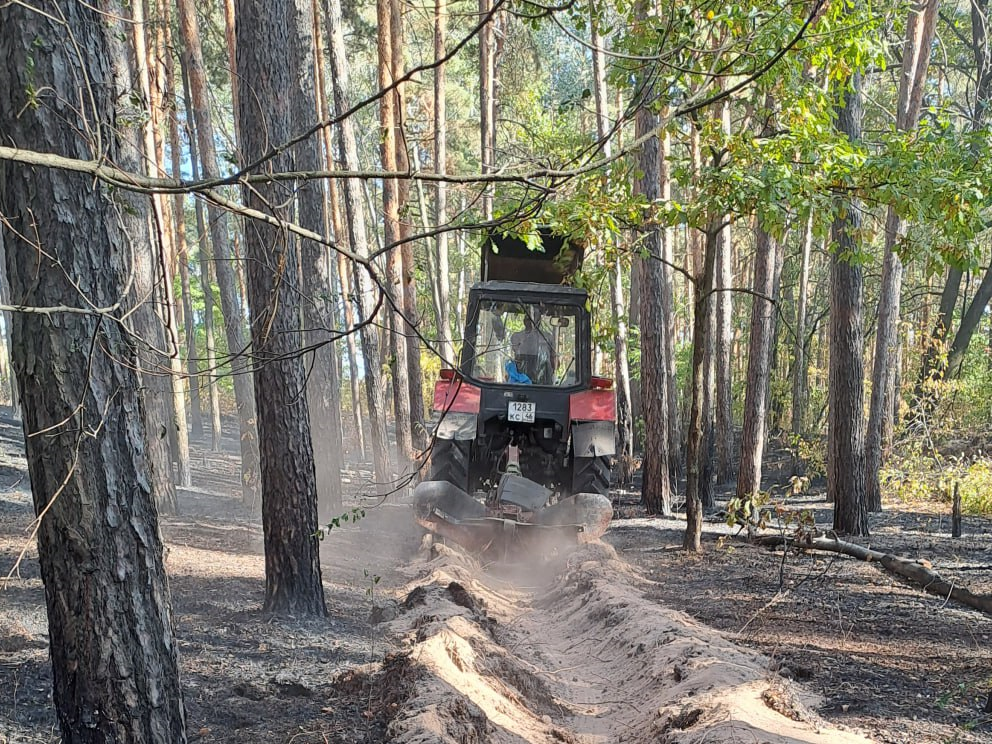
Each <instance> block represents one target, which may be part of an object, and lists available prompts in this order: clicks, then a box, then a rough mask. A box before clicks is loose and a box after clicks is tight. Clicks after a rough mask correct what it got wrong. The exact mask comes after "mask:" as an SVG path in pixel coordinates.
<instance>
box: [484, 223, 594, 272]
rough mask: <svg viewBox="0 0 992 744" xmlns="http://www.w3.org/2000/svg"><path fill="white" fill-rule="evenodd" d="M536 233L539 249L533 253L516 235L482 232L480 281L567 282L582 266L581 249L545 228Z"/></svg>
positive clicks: (575, 242) (577, 243)
mask: <svg viewBox="0 0 992 744" xmlns="http://www.w3.org/2000/svg"><path fill="white" fill-rule="evenodd" d="M536 232H537V237H538V238H539V240H540V247H539V248H537V249H535V250H531V247H529V246H528V244H527V243H526V242H525V241H523V240H522V239H521V238H518V237H516V236H513V235H504V234H502V233H499V232H496V231H489V232H488V233H486V236H485V239H484V240H483V242H482V267H481V268H482V272H481V276H482V279H483V280H484V281H506V280H513V279H516V278H518V277H524V276H525V277H527V278H528V279H530V280H531V281H533V282H540V283H542V284H562V283H564V282H567V281H569V280H570V279H571V278H572V276H574V274H575V272H576V271H578V270H579V269H580V268H581V266H582V254H583V252H584V246H583V245H582V244H581V243H580V242H578V241H575V240H571V239H569V238H568V237H567V236H565V235H559V234H557V233H554V232H552V231H551V229H550V228H548V227H539V228H537V231H536Z"/></svg>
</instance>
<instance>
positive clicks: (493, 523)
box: [414, 481, 613, 560]
mask: <svg viewBox="0 0 992 744" xmlns="http://www.w3.org/2000/svg"><path fill="white" fill-rule="evenodd" d="M414 509H415V513H416V519H417V522H418V523H419V524H420V525H421V526H422V527H424V528H425V529H428V530H430V531H431V532H433V533H435V534H437V535H440V536H442V537H445V538H447V539H449V540H452V541H454V542H456V543H458V544H459V545H461V546H462V547H463V548H465V549H466V550H468V551H469V552H472V553H475V554H478V555H486V556H489V557H492V558H495V559H497V560H512V558H513V556H514V554H516V553H518V552H523V553H530V552H533V551H541V550H556V549H559V548H564V547H568V546H570V545H576V544H578V543H581V542H589V541H591V540H595V539H597V538H599V537H601V536H602V535H603V533H604V532H606V528H607V527H608V526H609V523H610V520H611V519H612V517H613V505H612V504H611V503H610V500H609V499H608V498H606V497H605V496H600V495H598V494H588V493H581V494H577V495H575V496H572V497H570V498H567V499H563V500H562V501H560V502H558V503H557V504H554V505H552V506H549V507H545V508H541V509H538V510H536V511H535V512H534V521H533V522H521V521H517V520H515V519H506V518H502V517H496V516H489V515H488V512H487V510H486V507H485V506H484V505H482V504H481V503H479V502H478V501H476V500H475V499H473V498H472V497H471V496H469V495H468V494H467V493H465V492H464V491H462V490H461V489H460V488H458V487H456V486H454V485H452V484H450V483H447V482H443V481H425V482H423V483H421V484H420V485H418V486H417V488H416V489H415V490H414Z"/></svg>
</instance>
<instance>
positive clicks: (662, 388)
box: [635, 104, 672, 516]
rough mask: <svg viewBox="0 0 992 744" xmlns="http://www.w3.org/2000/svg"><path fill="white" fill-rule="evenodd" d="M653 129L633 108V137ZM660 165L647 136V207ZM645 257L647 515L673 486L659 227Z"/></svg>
mask: <svg viewBox="0 0 992 744" xmlns="http://www.w3.org/2000/svg"><path fill="white" fill-rule="evenodd" d="M657 126H658V117H657V116H656V115H655V114H653V113H652V112H651V111H650V110H649V109H648V107H647V105H646V104H642V105H641V106H640V107H639V108H638V110H637V118H636V120H635V127H636V136H637V137H643V136H644V135H645V134H647V133H648V132H651V131H653V130H654V129H656V128H657ZM659 167H660V163H659V157H658V138H657V137H651V138H650V139H648V140H647V141H646V142H645V143H644V145H643V146H642V147H641V151H640V154H639V170H640V171H641V173H642V174H643V176H642V177H641V178H640V179H638V181H637V183H636V184H635V188H636V189H637V190H638V192H639V193H640V194H642V195H643V196H644V198H645V200H646V201H647V202H648V203H649V204H653V203H654V202H656V201H657V200H658V197H659V178H658V177H657V174H658V169H659ZM644 242H645V248H646V251H647V256H648V257H647V258H637V259H636V260H637V261H639V262H640V273H641V279H642V286H641V304H640V307H639V308H638V309H639V312H640V320H641V401H642V405H643V407H644V464H643V470H644V478H643V487H642V490H641V502H642V503H643V504H644V506H645V507H646V508H647V511H648V513H649V514H664V515H666V516H667V515H670V514H671V513H672V485H671V480H670V468H669V465H668V441H667V439H668V427H667V425H666V422H665V417H666V415H667V413H668V408H667V400H666V398H667V382H666V380H665V377H666V371H667V365H666V363H665V359H664V356H663V355H664V353H665V351H664V330H663V324H664V318H663V308H662V306H661V288H662V284H663V283H664V273H663V272H662V265H661V261H660V260H659V259H660V258H661V229H660V228H659V227H658V226H657V225H649V226H648V227H647V228H646V230H645V232H644Z"/></svg>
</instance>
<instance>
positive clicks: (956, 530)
mask: <svg viewBox="0 0 992 744" xmlns="http://www.w3.org/2000/svg"><path fill="white" fill-rule="evenodd" d="M951 503H952V506H951V537H961V483H960V482H959V481H954V497H953V500H952V502H951Z"/></svg>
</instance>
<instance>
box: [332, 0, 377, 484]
mask: <svg viewBox="0 0 992 744" xmlns="http://www.w3.org/2000/svg"><path fill="white" fill-rule="evenodd" d="M325 9H326V17H327V42H328V50H329V52H330V62H331V80H332V81H333V87H334V108H335V113H336V114H337V115H338V116H340V115H341V114H343V113H344V112H345V111H347V110H348V108H349V104H348V97H347V90H348V58H347V55H346V52H345V47H344V34H343V30H342V24H341V3H340V0H327V4H326V6H325ZM337 134H338V140H339V146H340V149H341V153H342V165H344V167H345V169H347V170H352V169H354V170H357V169H358V147H357V145H356V143H355V132H354V124H353V122H352V120H351V119H350V118H348V119H345V120H344V121H342V122H341V124H340V126H339V127H338V129H337ZM344 205H345V221H346V223H347V226H348V243H349V244H350V245H351V246H352V248H353V249H354V250H356V251H362V250H367V247H368V235H367V233H366V230H365V210H364V208H363V206H362V185H361V183H359V182H358V181H356V180H355V179H346V180H345V181H344ZM353 279H354V287H355V292H356V295H357V297H358V302H356V307H357V308H358V311H359V318H358V322H359V323H361V331H360V336H361V341H362V359H363V362H364V366H365V370H364V371H365V395H366V399H367V401H368V408H369V414H370V421H369V439H370V440H371V445H372V460H373V469H374V471H375V479H376V482H377V484H378V488H379V490H380V492H382V493H386V492H387V491H388V489H389V488H390V484H391V482H392V479H393V474H392V466H391V464H390V458H389V450H388V445H387V439H386V397H385V389H384V385H383V379H382V366H381V364H380V356H379V343H378V339H377V337H376V330H375V327H374V326H372V325H371V322H370V321H371V319H372V317H373V315H374V314H375V312H376V297H375V289H374V288H373V278H372V276H371V275H370V273H369V272H368V271H366V270H365V269H364V268H363V267H359V266H353ZM380 291H381V288H380Z"/></svg>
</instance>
